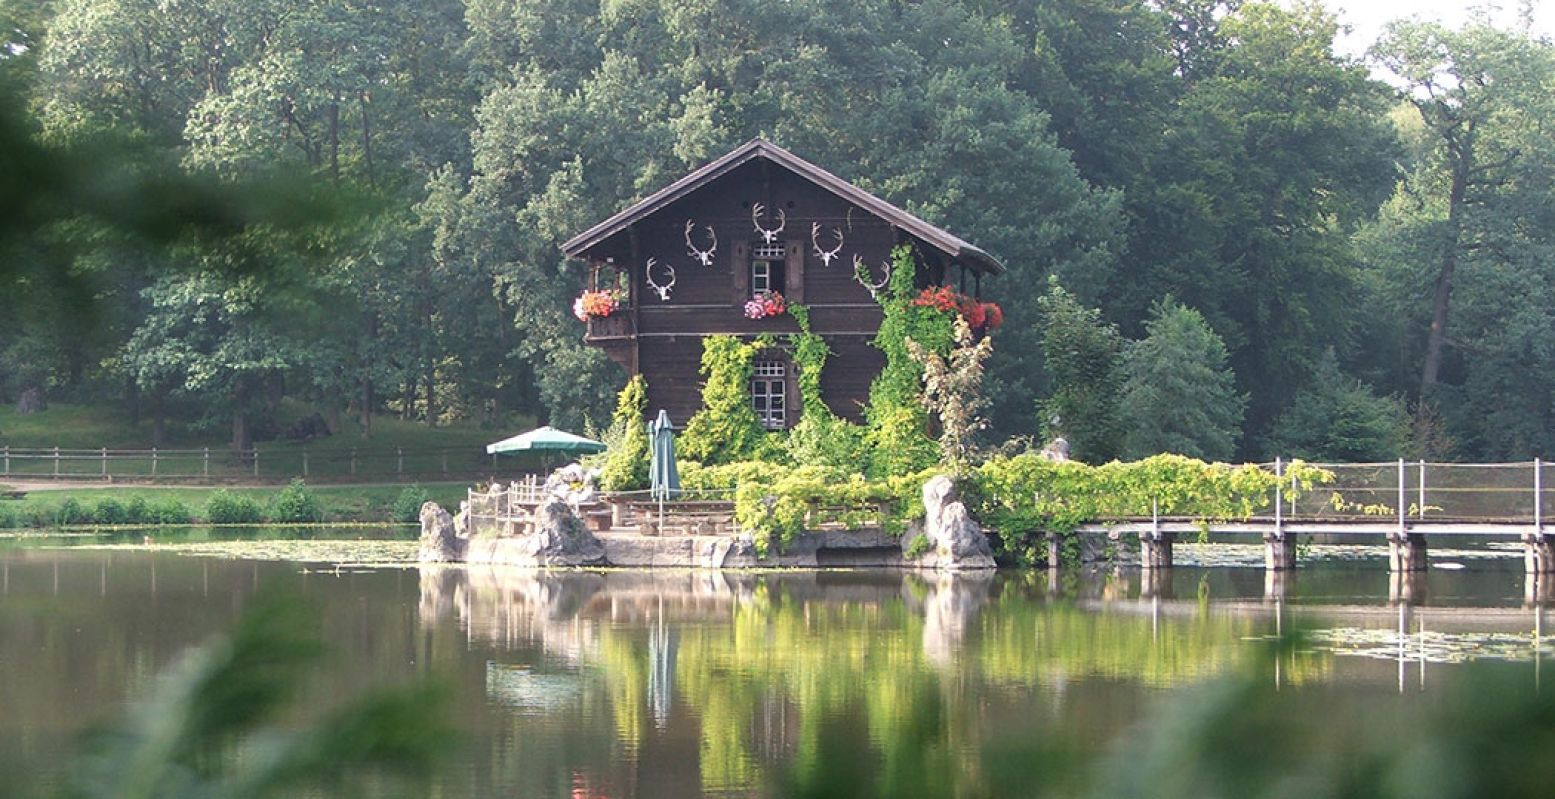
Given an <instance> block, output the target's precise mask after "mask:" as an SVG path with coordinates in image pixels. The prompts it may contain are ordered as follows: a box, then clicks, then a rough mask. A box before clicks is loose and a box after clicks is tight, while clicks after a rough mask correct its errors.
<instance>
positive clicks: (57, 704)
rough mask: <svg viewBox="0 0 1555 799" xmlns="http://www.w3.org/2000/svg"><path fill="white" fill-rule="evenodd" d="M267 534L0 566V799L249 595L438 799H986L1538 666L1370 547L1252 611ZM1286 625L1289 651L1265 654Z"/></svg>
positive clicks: (1489, 603)
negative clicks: (416, 721)
mask: <svg viewBox="0 0 1555 799" xmlns="http://www.w3.org/2000/svg"><path fill="white" fill-rule="evenodd" d="M360 534H361V533H360V531H350V532H348V533H343V534H337V535H350V536H358V535H360ZM403 535H404V534H403V533H392V532H390V533H383V534H381V535H372V536H368V537H369V538H370V539H372V538H375V537H387V538H390V539H392V538H394V537H395V536H399V537H401V538H403ZM288 536H295V532H289V531H265V532H263V533H262V534H260V535H258V536H256V538H257V539H259V540H253V541H247V542H240V544H238V545H231V546H227V545H225V544H223V543H222V542H219V541H215V542H206V543H205V544H199V543H196V544H195V545H193V546H192V548H190V549H187V550H185V549H179V548H176V547H175V548H170V549H162V548H151V549H147V548H145V547H139V546H124V547H118V548H109V549H99V548H91V547H82V546H64V547H60V546H59V545H61V544H69V543H70V542H69V541H68V540H64V539H48V538H42V539H39V538H30V539H13V540H11V541H10V542H8V543H4V542H0V794H7V795H9V793H11V792H24V793H25V792H26V791H41V792H47V791H49V790H51V789H54V788H57V787H58V786H59V785H60V783H61V780H62V779H63V778H64V777H65V775H66V773H67V766H68V763H69V758H70V754H71V752H73V751H74V749H75V747H76V739H77V737H78V736H79V734H80V733H81V732H82V731H83V730H85V729H88V728H89V727H90V726H91V725H92V724H94V723H95V722H98V721H101V720H103V719H104V718H107V717H110V716H112V715H113V714H115V713H118V712H120V711H122V710H123V709H124V707H125V704H126V702H127V701H128V700H129V699H131V698H133V697H136V696H138V695H141V694H143V693H144V692H146V691H147V690H148V689H149V687H150V686H151V685H152V684H153V680H154V679H155V677H156V675H157V674H158V673H159V672H160V671H161V670H163V669H164V668H166V667H167V666H168V665H169V664H171V663H173V662H174V661H175V660H176V659H177V658H178V656H179V655H180V654H181V653H183V652H184V651H185V650H186V649H187V648H189V647H191V646H193V645H195V644H198V643H200V642H201V641H204V640H206V639H208V638H209V637H211V636H213V635H217V634H219V633H221V632H223V631H225V630H227V629H229V628H230V626H231V625H232V624H233V623H234V620H236V619H237V618H238V617H239V615H240V614H241V613H242V612H243V611H244V609H245V607H248V606H249V605H250V604H252V603H253V601H254V599H255V597H256V595H260V594H264V593H267V592H278V593H285V594H296V595H301V596H304V597H306V598H307V599H308V600H309V601H310V602H311V603H312V605H313V606H314V607H316V609H317V613H318V618H319V629H320V630H321V631H322V633H323V635H324V637H325V639H326V640H327V642H328V644H329V646H330V648H331V653H332V655H331V657H330V658H329V659H328V661H327V663H326V665H324V666H323V667H321V668H320V669H319V670H318V673H317V674H316V679H315V680H314V681H313V683H312V684H310V685H309V686H308V689H307V697H308V700H309V702H310V703H311V704H314V705H317V706H320V707H325V706H330V705H334V704H336V703H338V702H340V701H341V700H342V699H344V698H349V697H353V696H359V695H361V693H362V692H363V691H365V690H368V689H370V688H372V687H375V686H385V685H394V684H399V683H403V682H405V681H407V680H411V679H414V678H418V677H423V676H434V677H437V678H440V679H442V680H445V681H447V682H449V683H451V686H452V691H451V695H450V696H451V698H450V700H449V701H450V702H451V703H452V704H453V707H452V710H453V714H454V717H455V718H457V719H458V723H459V727H460V728H461V730H462V737H461V740H460V742H459V744H458V745H457V747H456V749H455V755H454V756H453V757H452V758H451V759H450V760H449V762H447V763H446V764H445V767H444V768H443V770H442V772H441V773H440V775H439V776H438V777H437V785H436V786H434V790H433V792H432V793H430V794H429V795H436V796H441V797H475V796H522V797H692V796H752V795H770V794H774V793H789V792H792V791H794V790H796V789H795V788H794V786H795V785H799V784H802V783H803V781H804V780H805V779H806V778H807V777H806V775H809V778H814V777H815V775H816V774H819V773H824V772H825V770H826V769H835V768H839V767H843V768H847V769H852V770H854V771H856V772H858V774H857V775H856V776H859V778H860V779H862V780H864V781H866V782H867V783H868V784H870V785H873V786H875V790H876V791H877V792H879V793H880V794H881V795H911V794H929V795H933V794H938V795H970V796H976V795H989V794H994V795H997V794H998V793H999V792H1000V791H999V790H998V789H997V787H996V786H997V785H998V784H999V783H998V781H999V780H1000V779H1002V778H1001V777H1000V775H999V773H996V772H997V764H996V763H994V761H993V760H991V759H990V755H989V752H990V750H991V749H995V750H996V749H997V748H998V747H999V746H1001V745H1004V744H1008V743H1009V742H1012V741H1014V742H1019V741H1023V740H1027V739H1033V740H1034V739H1037V738H1043V739H1045V740H1052V739H1054V738H1055V737H1056V738H1058V739H1061V740H1062V741H1063V744H1064V746H1065V747H1067V748H1068V751H1070V752H1072V753H1073V756H1074V758H1075V759H1076V760H1084V759H1086V758H1088V757H1090V756H1093V755H1095V754H1096V753H1099V752H1101V751H1102V750H1103V749H1105V747H1107V746H1108V745H1109V742H1112V741H1113V740H1115V739H1116V738H1117V737H1118V736H1119V735H1120V733H1123V732H1124V731H1126V730H1128V729H1130V727H1131V726H1132V725H1135V724H1136V723H1137V722H1139V721H1140V720H1141V719H1142V718H1144V717H1145V715H1146V714H1147V713H1148V712H1150V709H1151V708H1152V707H1153V706H1154V705H1155V704H1156V703H1157V701H1158V700H1159V699H1161V698H1162V697H1163V696H1165V695H1167V694H1169V693H1170V692H1171V691H1172V690H1173V689H1175V688H1178V687H1180V686H1185V685H1189V684H1193V683H1196V682H1200V681H1205V680H1213V679H1216V678H1217V677H1219V676H1220V675H1224V674H1228V673H1232V672H1238V673H1245V672H1246V671H1247V670H1249V669H1254V670H1257V673H1258V674H1259V675H1260V677H1259V679H1264V680H1267V681H1269V682H1270V683H1271V684H1277V685H1279V686H1280V687H1281V688H1282V689H1289V690H1295V691H1309V692H1312V693H1313V694H1314V695H1315V696H1324V697H1327V696H1332V695H1338V696H1353V695H1357V694H1365V695H1369V696H1386V697H1392V699H1390V700H1388V701H1391V702H1396V703H1404V704H1408V703H1416V702H1421V701H1426V700H1423V699H1422V697H1429V696H1431V695H1432V693H1433V692H1434V691H1437V690H1440V686H1442V685H1444V684H1450V682H1451V681H1452V680H1453V679H1454V674H1455V673H1456V672H1457V671H1458V670H1459V669H1461V666H1460V665H1459V664H1461V663H1463V662H1466V661H1469V660H1474V659H1493V660H1516V661H1531V662H1533V664H1534V667H1533V668H1532V669H1528V670H1526V671H1519V672H1518V674H1520V675H1525V676H1523V677H1519V678H1518V681H1515V682H1514V683H1512V684H1511V685H1510V686H1509V688H1508V689H1507V690H1511V691H1527V692H1529V693H1530V694H1532V693H1533V692H1535V691H1536V690H1537V689H1538V681H1539V680H1540V679H1541V677H1540V671H1541V670H1542V661H1543V660H1544V659H1545V658H1546V657H1550V656H1552V655H1555V650H1551V649H1550V648H1549V647H1550V644H1551V643H1552V642H1551V641H1550V640H1549V639H1546V638H1543V637H1542V632H1543V624H1544V619H1543V613H1544V611H1543V610H1542V609H1541V608H1540V607H1538V606H1536V605H1535V606H1527V605H1525V602H1524V591H1523V575H1522V573H1521V568H1522V564H1521V560H1520V559H1518V558H1517V557H1516V553H1515V552H1511V551H1505V550H1496V549H1468V550H1465V551H1463V552H1460V553H1437V552H1433V553H1432V554H1433V559H1436V560H1438V561H1446V560H1452V561H1453V562H1451V563H1449V565H1450V566H1458V565H1461V566H1462V567H1463V568H1453V569H1433V570H1432V571H1430V572H1429V573H1426V574H1424V575H1422V576H1421V578H1420V579H1419V580H1416V581H1411V582H1409V583H1407V584H1405V585H1402V586H1401V585H1399V584H1397V583H1394V584H1391V585H1390V579H1389V575H1388V573H1387V571H1386V566H1385V561H1384V560H1383V559H1382V554H1383V553H1382V551H1381V550H1380V549H1377V548H1333V549H1332V550H1331V551H1323V550H1322V548H1314V551H1313V553H1308V554H1309V555H1314V554H1315V557H1316V560H1315V562H1311V563H1309V564H1308V565H1304V566H1303V568H1302V569H1300V570H1299V571H1298V572H1297V573H1296V574H1295V575H1293V576H1292V577H1290V578H1287V580H1288V582H1286V583H1284V584H1280V585H1272V584H1268V583H1267V582H1266V580H1265V575H1264V573H1263V571H1262V570H1261V569H1257V568H1249V567H1247V566H1245V565H1238V564H1241V563H1244V562H1245V560H1239V558H1243V557H1244V556H1245V554H1246V553H1245V552H1242V554H1238V553H1239V552H1241V550H1237V549H1236V548H1230V549H1225V548H1220V549H1216V548H1201V549H1194V548H1192V547H1188V548H1185V549H1184V550H1181V551H1180V552H1182V553H1184V554H1179V561H1183V560H1187V561H1189V562H1199V563H1213V564H1217V565H1211V566H1187V567H1179V568H1176V569H1174V570H1172V571H1171V572H1170V574H1169V576H1168V577H1167V578H1166V579H1164V580H1163V579H1155V580H1142V578H1141V573H1140V572H1139V570H1138V569H1134V568H1130V567H1127V566H1122V567H1111V566H1109V567H1098V568H1088V569H1084V570H1079V569H1077V570H1073V571H1064V572H1058V573H1053V574H1049V573H1047V572H1036V573H1003V572H1001V573H999V574H997V575H984V576H971V577H950V576H938V575H919V574H913V573H898V572H883V573H882V572H842V571H838V572H754V573H739V572H729V573H716V572H646V571H576V572H552V573H533V572H523V571H516V570H507V569H500V568H490V567H485V568H475V567H472V568H460V567H428V568H418V567H416V566H415V565H413V564H403V563H393V562H388V563H385V562H383V561H386V560H395V559H399V558H403V557H404V556H405V553H407V552H409V553H413V552H414V545H413V544H412V543H410V542H407V541H404V540H368V541H362V542H346V544H345V546H348V547H356V548H355V549H352V550H349V552H348V554H345V555H330V556H329V557H344V558H346V559H347V560H359V561H363V562H368V563H375V564H376V565H342V566H338V567H337V566H335V565H332V564H329V565H326V564H318V563H314V564H309V563H306V562H301V561H306V560H307V559H308V557H309V556H308V554H307V551H306V548H305V547H304V548H303V549H301V550H296V549H288V547H289V546H291V543H290V542H289V541H288V540H287V538H288ZM196 537H197V538H198V537H202V536H199V535H197V536H196ZM203 537H209V536H208V535H206V536H203ZM217 537H218V538H219V536H217ZM138 539H139V535H138V534H137V535H136V536H134V537H131V538H129V539H127V540H138ZM267 539H268V540H267ZM105 540H113V539H110V538H104V537H93V536H87V537H84V538H83V539H81V540H80V542H79V543H84V544H89V545H95V544H101V543H103V542H104V541H105ZM118 540H126V539H125V537H123V536H120V537H119V539H118ZM200 546H204V547H205V548H204V549H200ZM234 556H237V557H234ZM253 556H262V557H266V558H283V559H280V560H259V559H251V557H253ZM319 557H323V556H319ZM1401 595H1402V596H1404V597H1408V599H1409V601H1400V597H1401ZM1294 627H1303V628H1308V629H1310V630H1311V637H1310V639H1309V640H1307V641H1306V642H1305V643H1304V644H1303V645H1301V646H1300V647H1298V648H1297V649H1296V650H1295V651H1292V652H1286V653H1280V654H1273V655H1271V649H1272V644H1271V643H1270V640H1269V639H1270V636H1272V635H1273V634H1274V633H1275V632H1277V631H1284V630H1286V629H1291V628H1294ZM1401 630H1402V634H1400V631H1401ZM839 764H841V765H840V766H839ZM416 792H417V793H420V790H419V789H418V790H417V791H416Z"/></svg>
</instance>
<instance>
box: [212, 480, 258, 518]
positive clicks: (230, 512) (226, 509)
mask: <svg viewBox="0 0 1555 799" xmlns="http://www.w3.org/2000/svg"><path fill="white" fill-rule="evenodd" d="M205 520H206V521H207V522H210V523H211V524H256V523H258V522H261V521H264V511H263V510H262V509H261V508H260V507H259V503H258V502H255V501H254V499H253V498H252V497H248V496H244V495H242V494H234V493H232V492H230V491H228V490H227V489H225V488H223V489H221V490H220V491H217V492H216V493H214V494H211V498H210V499H208V500H206V501H205Z"/></svg>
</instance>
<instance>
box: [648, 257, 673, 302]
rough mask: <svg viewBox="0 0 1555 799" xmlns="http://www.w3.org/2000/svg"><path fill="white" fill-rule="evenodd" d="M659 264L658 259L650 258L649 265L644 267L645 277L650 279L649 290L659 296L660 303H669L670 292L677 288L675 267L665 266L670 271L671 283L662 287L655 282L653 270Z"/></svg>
mask: <svg viewBox="0 0 1555 799" xmlns="http://www.w3.org/2000/svg"><path fill="white" fill-rule="evenodd" d="M658 264H659V261H658V259H656V258H649V259H648V265H647V266H645V267H643V277H645V278H647V279H648V288H650V289H652V290H653V293H654V294H657V295H659V301H660V302H669V299H670V290H671V289H673V288H675V267H673V266H670V265H669V264H665V265H664V268H665V269H668V270H669V273H670V282H668V283H666V284H664V285H662V286H661V285H659V284H658V283H655V282H653V268H654V267H655V266H657V265H658Z"/></svg>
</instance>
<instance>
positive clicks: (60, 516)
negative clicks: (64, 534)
mask: <svg viewBox="0 0 1555 799" xmlns="http://www.w3.org/2000/svg"><path fill="white" fill-rule="evenodd" d="M88 521H90V516H89V515H88V514H87V512H86V508H85V507H84V506H82V504H81V502H80V500H78V499H76V498H75V497H67V498H66V499H65V501H64V502H61V503H60V504H59V507H57V508H55V509H54V524H56V525H59V526H60V527H64V526H66V525H70V524H85V523H86V522H88Z"/></svg>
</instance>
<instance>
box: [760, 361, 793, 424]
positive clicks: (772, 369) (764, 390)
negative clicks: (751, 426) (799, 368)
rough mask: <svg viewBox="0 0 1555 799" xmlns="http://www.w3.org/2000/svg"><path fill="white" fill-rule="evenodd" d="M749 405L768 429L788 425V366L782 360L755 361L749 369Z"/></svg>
mask: <svg viewBox="0 0 1555 799" xmlns="http://www.w3.org/2000/svg"><path fill="white" fill-rule="evenodd" d="M751 405H752V406H753V407H754V408H755V409H756V418H757V419H760V420H761V426H762V427H765V428H767V429H768V430H782V429H784V428H786V427H787V426H788V367H787V365H786V364H784V363H783V362H782V361H757V362H756V363H755V364H753V365H752V369H751Z"/></svg>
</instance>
